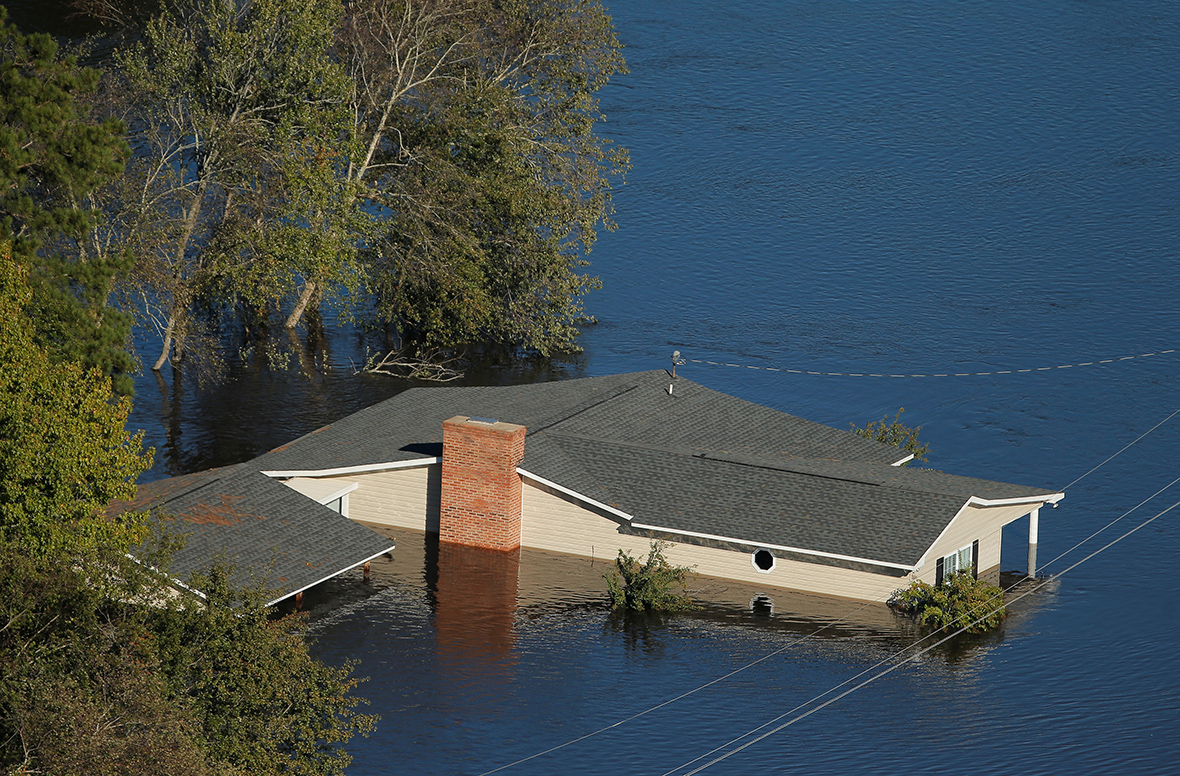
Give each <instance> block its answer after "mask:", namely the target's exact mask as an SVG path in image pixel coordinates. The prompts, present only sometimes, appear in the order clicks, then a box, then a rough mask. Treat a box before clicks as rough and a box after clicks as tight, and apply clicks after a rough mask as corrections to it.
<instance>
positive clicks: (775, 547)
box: [631, 522, 917, 571]
mask: <svg viewBox="0 0 1180 776" xmlns="http://www.w3.org/2000/svg"><path fill="white" fill-rule="evenodd" d="M631 527H632V528H638V529H641V530H644V531H661V532H663V533H670V534H681V535H682V536H696V537H699V538H701V539H713V540H715V541H721V542H733V543H735V544H748V545H750V546H752V547H765V548H766V549H768V550H782V551H783V552H797V553H799V554H800V555H814V556H815V557H817V558H833V559H835V560H846V561H851V562H853V563H867V564H869V565H871V566H883V567H885V568H891V569H901V570H902V571H913V570H915V569H916V568H917V566H907V565H905V564H903V563H887V562H885V561H883V560H870V559H869V558H858V557H856V556H854V555H839V554H837V553H834V552H820V551H819V550H805V549H803V548H801V547H788V546H786V545H782V544H765V543H763V542H754V541H750V540H749V539H735V538H733V537H731V536H716V535H714V534H707V533H698V532H697V531H685V530H683V529H680V528H664V527H661V526H658V525H644V524H642V523H635V522H632V523H631Z"/></svg>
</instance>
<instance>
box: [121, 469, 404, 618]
mask: <svg viewBox="0 0 1180 776" xmlns="http://www.w3.org/2000/svg"><path fill="white" fill-rule="evenodd" d="M120 506H124V505H120ZM126 506H129V507H130V508H132V509H151V510H152V512H153V514H154V515H155V517H156V519H157V520H159V521H160V522H161V523H162V524H163V526H164V527H165V530H166V531H167V532H168V533H170V534H172V535H175V536H183V537H184V538H185V541H184V544H183V546H182V547H181V549H180V550H178V551H177V552H175V553H174V554H173V556H172V559H171V565H170V566H169V569H168V571H169V573H170V574H171V575H172V576H173V577H175V578H177V579H179V580H181V581H182V582H185V583H186V584H187V583H189V582H191V580H192V576H193V574H197V573H204V572H208V570H209V568H210V565H211V564H212V563H213V562H214V561H215V560H217V559H218V558H219V557H220V558H224V559H225V560H226V561H227V562H229V563H232V564H233V566H234V575H233V577H232V580H233V581H234V582H235V583H237V584H239V585H258V584H261V585H262V586H264V587H265V589H266V590H267V591H268V599H272V600H278V599H281V598H285V597H287V596H288V595H290V594H291V593H293V592H295V591H297V590H302V589H304V588H306V587H308V586H309V585H312V584H315V583H316V582H319V581H321V580H324V579H327V578H330V577H333V576H336V575H337V574H340V573H341V572H343V571H346V570H348V569H350V568H353V567H355V566H356V565H357V564H359V563H362V562H363V561H365V560H368V559H370V558H373V557H375V556H377V555H380V554H381V553H383V552H387V551H389V550H391V549H392V545H393V543H392V542H391V541H389V539H387V538H385V537H383V536H380V535H379V534H377V533H374V532H373V531H370V530H369V529H368V528H365V527H364V526H362V525H360V524H359V523H355V522H353V521H352V520H349V519H348V518H347V517H343V516H342V515H339V514H337V513H336V512H333V511H332V510H330V509H328V508H327V507H325V506H322V505H320V504H318V503H316V502H315V501H313V500H312V499H309V498H307V497H306V496H304V495H302V494H300V493H298V492H296V491H294V490H292V489H291V488H289V487H287V486H286V485H284V484H283V483H282V482H279V481H277V480H273V479H271V478H270V477H267V476H266V475H264V474H261V473H259V472H258V470H256V469H254V468H253V467H251V466H249V465H247V464H239V465H237V466H232V467H226V468H223V469H211V470H209V471H206V472H198V473H196V474H190V475H186V476H183V477H173V478H171V479H167V480H161V481H159V482H152V483H148V484H146V485H141V486H140V488H139V492H138V493H137V494H136V498H135V501H134V502H132V503H131V504H129V505H126Z"/></svg>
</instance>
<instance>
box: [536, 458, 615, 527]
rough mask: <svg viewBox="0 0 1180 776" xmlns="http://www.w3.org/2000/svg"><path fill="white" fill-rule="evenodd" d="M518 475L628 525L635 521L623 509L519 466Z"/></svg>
mask: <svg viewBox="0 0 1180 776" xmlns="http://www.w3.org/2000/svg"><path fill="white" fill-rule="evenodd" d="M516 473H517V474H519V475H520V476H521V477H528V478H529V479H530V480H532V481H533V482H539V483H541V484H542V485H545V486H547V487H550V488H553V489H554V490H556V491H558V492H559V493H564V494H565V495H567V496H572V497H573V498H576V499H577V500H578V501H581V502H582V503H583V504H589V505H590V506H593V507H597V508H599V509H603V510H606V511H607V512H610V513H611V514H612V515H617V516H618V517H621V518H623V519H624V520H626V521H627V523H628V524H629V523H630V522H631V521H632V520H634V519H635V518H634V516H633V515H629V514H627V513H626V512H624V511H623V510H621V509H616V508H615V507H612V506H609V505H607V504H603V503H602V502H601V501H595V500H594V499H592V498H590V497H589V496H584V495H582V494H581V493H578V492H577V491H576V490H570V489H569V488H567V487H565V486H564V485H558V484H557V483H556V482H553V481H552V480H547V479H545V478H544V477H541V476H538V475H536V474H533V473H532V472H530V471H526V470H524V469H522V468H520V467H519V466H518V467H516Z"/></svg>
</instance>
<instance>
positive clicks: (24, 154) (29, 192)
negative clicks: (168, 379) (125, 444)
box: [0, 7, 135, 394]
mask: <svg viewBox="0 0 1180 776" xmlns="http://www.w3.org/2000/svg"><path fill="white" fill-rule="evenodd" d="M98 79H99V73H98V71H96V70H91V69H87V68H82V67H79V66H78V64H77V62H76V60H75V59H74V58H73V57H60V56H58V47H57V43H56V42H54V40H53V39H52V38H51V37H50V36H48V35H46V34H43V33H39V34H34V35H28V36H26V35H22V34H21V33H20V32H19V31H17V29H16V28H15V27H14V26H13V25H11V24H9V23H8V21H7V12H6V11H5V10H4V9H3V8H2V7H0V239H6V240H9V241H11V243H12V250H13V252H14V254H15V255H16V256H17V257H18V258H19V259H20V260H21V262H22V263H24V264H25V265H26V266H27V267H29V268H30V270H31V271H30V275H29V281H30V284H31V286H32V288H33V292H34V296H33V304H32V307H31V309H30V313H31V315H32V320H33V324H34V326H35V332H36V338H37V341H38V343H39V344H41V345H42V346H44V347H45V348H46V349H47V350H48V352H49V353H50V355H51V356H52V357H53V358H54V360H56V361H77V362H79V363H81V364H83V365H85V366H88V367H97V368H99V369H101V370H102V371H103V372H104V373H105V374H107V375H109V376H110V377H111V378H112V379H113V380H114V387H115V389H116V390H117V391H119V392H121V393H124V394H130V393H131V392H132V388H131V377H130V373H131V372H132V371H134V369H135V361H134V359H133V358H132V356H131V355H130V353H129V352H128V350H127V343H128V338H129V335H130V328H131V317H130V315H129V314H128V313H126V312H125V311H122V310H120V309H119V308H118V307H117V306H115V305H114V304H113V303H112V295H113V293H114V291H115V285H116V283H117V282H118V281H119V279H120V278H122V277H125V276H126V274H127V272H128V271H129V269H130V267H131V263H132V257H131V255H130V254H129V253H128V252H127V251H126V250H125V249H123V248H122V247H121V246H118V245H113V246H112V245H106V244H103V243H102V242H101V241H98V240H96V239H95V238H96V230H97V229H98V227H99V225H100V219H99V215H98V212H97V210H96V209H95V207H94V203H93V202H92V199H91V198H92V195H93V194H94V192H95V191H96V190H99V189H101V188H102V187H103V186H105V185H107V184H108V183H110V182H111V181H113V180H115V179H117V178H118V177H119V176H120V175H121V174H122V172H123V169H124V163H125V160H126V158H127V156H128V154H129V149H128V146H127V143H126V142H125V141H124V140H123V137H122V135H123V125H122V124H121V123H120V122H118V121H116V120H106V121H98V120H94V119H92V118H90V116H89V115H88V110H87V104H86V102H85V101H84V98H86V97H87V96H88V95H90V94H91V93H92V92H94V90H95V89H96V87H97V84H98Z"/></svg>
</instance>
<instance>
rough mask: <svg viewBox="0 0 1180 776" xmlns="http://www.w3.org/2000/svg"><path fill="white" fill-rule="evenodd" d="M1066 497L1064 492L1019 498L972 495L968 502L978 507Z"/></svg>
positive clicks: (1027, 502) (1048, 500) (1034, 502)
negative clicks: (991, 497) (988, 497)
mask: <svg viewBox="0 0 1180 776" xmlns="http://www.w3.org/2000/svg"><path fill="white" fill-rule="evenodd" d="M1063 498H1065V494H1064V493H1050V494H1048V495H1045V496H1020V497H1018V498H993V499H986V498H980V497H979V496H972V497H971V498H969V499H967V503H968V504H971V505H972V506H977V507H1013V506H1017V505H1019V504H1056V503H1057V502H1058V501H1060V500H1061V499H1063Z"/></svg>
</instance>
